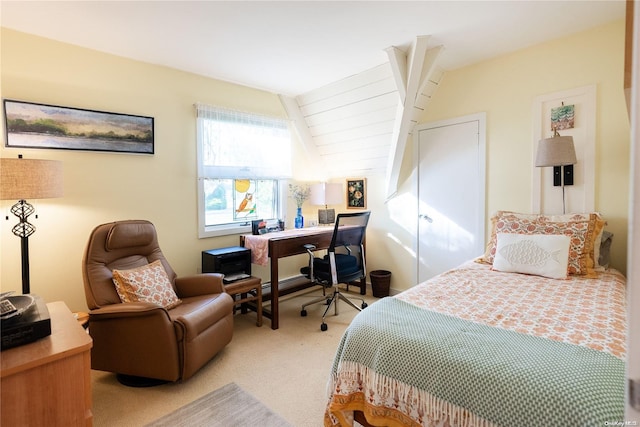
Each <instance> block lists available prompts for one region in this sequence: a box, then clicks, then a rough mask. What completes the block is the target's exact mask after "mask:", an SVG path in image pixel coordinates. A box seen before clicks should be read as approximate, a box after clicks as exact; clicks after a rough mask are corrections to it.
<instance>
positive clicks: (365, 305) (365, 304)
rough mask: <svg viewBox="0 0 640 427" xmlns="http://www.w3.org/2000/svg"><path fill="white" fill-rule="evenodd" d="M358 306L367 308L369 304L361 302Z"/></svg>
mask: <svg viewBox="0 0 640 427" xmlns="http://www.w3.org/2000/svg"><path fill="white" fill-rule="evenodd" d="M360 307H362V308H367V307H369V305H368V304H367V303H366V302H363V303H362V305H361V306H360Z"/></svg>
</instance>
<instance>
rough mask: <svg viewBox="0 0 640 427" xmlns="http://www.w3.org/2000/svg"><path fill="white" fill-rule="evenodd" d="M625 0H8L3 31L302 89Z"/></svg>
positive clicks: (588, 22) (482, 44) (2, 6)
mask: <svg viewBox="0 0 640 427" xmlns="http://www.w3.org/2000/svg"><path fill="white" fill-rule="evenodd" d="M624 9H625V5H624V1H618V0H605V1H516V0H513V1H409V2H403V1H306V2H303V1H67V2H64V1H4V0H2V1H0V22H1V24H2V26H3V27H7V28H11V29H15V30H19V31H23V32H27V33H32V34H36V35H39V36H43V37H47V38H51V39H54V40H60V41H63V42H67V43H71V44H75V45H79V46H84V47H88V48H92V49H96V50H100V51H104V52H109V53H112V54H116V55H120V56H124V57H128V58H135V59H137V60H141V61H145V62H149V63H153V64H161V65H165V66H168V67H172V68H176V69H180V70H184V71H189V72H193V73H197V74H201V75H204V76H209V77H213V78H216V79H221V80H226V81H230V82H235V83H240V84H243V85H246V86H250V87H254V88H259V89H264V90H267V91H270V92H274V93H279V94H284V95H288V96H295V95H299V94H303V93H307V92H309V91H311V90H313V89H317V88H319V87H322V86H324V85H327V84H329V83H332V82H335V81H338V80H341V79H343V78H345V77H348V76H351V75H354V74H358V73H360V72H362V71H364V70H367V69H370V68H373V67H375V66H377V65H380V64H382V63H385V62H387V61H388V57H387V54H386V53H385V51H384V49H385V48H387V47H390V46H397V47H402V48H405V49H406V48H407V47H409V46H410V44H411V43H412V41H413V40H414V39H415V37H416V36H420V35H430V36H432V37H431V39H430V41H429V44H430V45H433V46H436V45H443V46H444V48H445V50H444V52H443V53H442V55H441V56H440V58H439V61H438V62H439V65H440V66H441V67H442V68H444V69H454V68H458V67H461V66H465V65H468V64H471V63H474V62H478V61H481V60H483V59H486V58H490V57H493V56H496V55H500V54H503V53H506V52H510V51H514V50H517V49H520V48H522V47H525V46H530V45H534V44H537V43H540V42H543V41H545V40H549V39H553V38H557V37H560V36H563V35H566V34H570V33H575V32H578V31H582V30H585V29H588V28H590V27H593V26H596V25H600V24H604V23H607V22H610V21H613V20H616V19H622V18H623V17H624Z"/></svg>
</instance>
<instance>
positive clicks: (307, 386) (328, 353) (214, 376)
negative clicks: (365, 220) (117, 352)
mask: <svg viewBox="0 0 640 427" xmlns="http://www.w3.org/2000/svg"><path fill="white" fill-rule="evenodd" d="M353 289H357V288H353V287H352V290H353ZM370 292H371V290H370V289H369V290H368V293H369V295H367V296H365V299H366V301H367V303H368V304H369V305H371V304H372V303H375V301H377V298H374V297H372V296H371V295H370ZM349 294H350V296H354V297H356V296H359V295H358V294H357V293H356V292H353V293H352V292H350V293H349ZM317 295H318V292H317V291H316V292H312V293H309V294H307V295H297V296H295V297H294V296H287V297H286V298H285V299H284V300H283V301H281V304H280V328H279V329H277V330H275V331H274V330H272V329H271V323H270V320H269V319H265V321H264V326H262V327H261V328H258V327H256V315H255V313H252V312H250V313H247V314H239V313H238V314H236V316H235V318H234V323H235V324H234V335H233V340H232V341H231V343H229V345H227V346H226V347H225V348H224V350H222V351H221V352H220V353H219V354H218V355H217V356H216V357H214V358H213V359H212V360H211V361H210V362H209V363H207V364H206V365H205V366H204V367H202V369H200V370H199V371H198V372H197V373H196V374H195V375H194V376H193V377H192V378H190V379H189V380H187V381H185V382H178V383H169V384H164V385H160V386H157V387H150V388H132V387H125V386H123V385H121V384H120V383H118V381H117V380H116V378H115V375H114V374H111V373H108V372H101V371H91V377H92V384H91V386H92V391H93V425H94V426H95V427H111V426H118V427H140V426H144V425H146V424H148V423H150V422H152V421H154V420H156V419H158V418H160V417H162V416H164V415H166V414H169V413H171V412H173V411H175V410H177V409H178V408H180V407H182V406H184V405H187V404H189V403H191V402H193V401H195V400H197V399H199V398H200V397H202V396H205V395H207V394H209V393H211V392H212V391H214V390H216V389H218V388H220V387H222V386H224V385H226V384H229V383H232V382H233V383H236V384H237V385H238V386H240V387H241V388H242V389H243V390H245V391H246V392H247V393H249V394H251V395H252V396H254V397H255V398H256V399H258V400H259V401H260V402H261V403H262V404H263V405H264V406H266V407H267V408H269V409H270V410H271V411H272V412H274V413H276V414H278V415H280V416H281V417H282V418H284V419H285V420H286V421H287V422H288V423H289V424H291V425H293V426H295V427H320V426H322V425H323V416H324V410H325V406H326V404H327V393H326V388H327V381H328V379H329V373H330V370H331V364H332V363H333V357H334V355H335V352H336V349H337V347H338V343H339V342H340V338H341V337H342V334H343V332H344V330H345V328H346V327H347V326H348V325H349V323H351V320H352V319H353V317H354V316H355V315H356V314H357V311H356V310H354V309H353V308H351V307H348V306H347V305H346V304H344V303H341V304H340V314H339V315H338V316H333V315H331V316H328V317H327V325H328V326H329V329H328V330H327V331H326V332H321V331H320V319H321V317H322V312H323V311H324V309H325V306H324V305H322V304H317V305H314V306H311V307H309V308H308V309H307V311H308V316H307V317H300V306H301V305H302V304H303V303H305V302H307V301H309V300H310V299H311V297H312V296H317ZM331 314H332V313H331Z"/></svg>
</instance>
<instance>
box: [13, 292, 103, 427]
mask: <svg viewBox="0 0 640 427" xmlns="http://www.w3.org/2000/svg"><path fill="white" fill-rule="evenodd" d="M47 308H48V309H49V315H50V317H51V335H50V336H48V337H46V338H43V339H40V340H38V341H35V342H32V343H30V344H25V345H22V346H19V347H14V348H10V349H8V350H4V351H2V353H0V364H1V365H0V366H1V368H0V395H1V402H0V425H3V426H45V425H49V426H91V425H92V423H93V413H92V412H91V346H92V341H91V337H90V336H89V334H87V332H86V331H85V330H84V329H83V328H82V326H80V324H79V323H78V322H77V321H76V319H75V318H74V316H73V314H72V313H71V311H69V309H68V308H67V306H66V305H65V304H64V303H63V302H53V303H49V304H47Z"/></svg>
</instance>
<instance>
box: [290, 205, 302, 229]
mask: <svg viewBox="0 0 640 427" xmlns="http://www.w3.org/2000/svg"><path fill="white" fill-rule="evenodd" d="M293 226H294V227H295V228H302V227H304V217H303V216H302V208H298V210H297V211H296V217H295V219H294V220H293Z"/></svg>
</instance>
